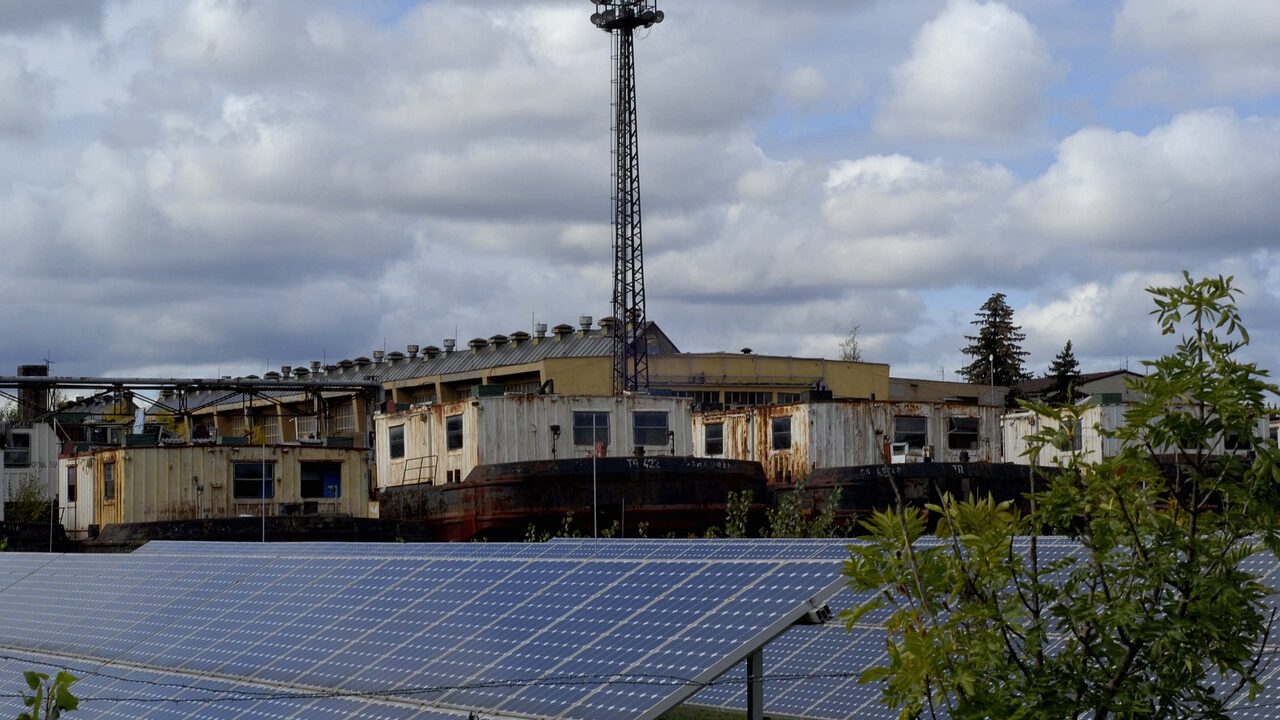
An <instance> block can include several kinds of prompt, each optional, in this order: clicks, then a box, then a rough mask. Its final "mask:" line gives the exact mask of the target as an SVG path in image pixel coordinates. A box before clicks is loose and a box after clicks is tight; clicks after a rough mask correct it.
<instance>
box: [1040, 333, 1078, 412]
mask: <svg viewBox="0 0 1280 720" xmlns="http://www.w3.org/2000/svg"><path fill="white" fill-rule="evenodd" d="M1045 377H1047V378H1053V385H1052V387H1050V388H1049V392H1048V394H1047V396H1046V397H1045V399H1046V400H1047V401H1048V402H1049V404H1050V405H1065V404H1068V403H1073V402H1075V401H1076V398H1078V397H1079V394H1078V393H1077V387H1078V386H1079V385H1080V361H1079V360H1076V354H1075V352H1074V351H1073V350H1072V348H1071V341H1070V340H1068V341H1067V344H1066V345H1065V346H1063V348H1062V352H1060V353H1058V354H1057V355H1056V356H1054V358H1053V363H1052V364H1050V365H1049V372H1048V373H1047V374H1045Z"/></svg>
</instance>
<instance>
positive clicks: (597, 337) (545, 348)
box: [153, 323, 678, 411]
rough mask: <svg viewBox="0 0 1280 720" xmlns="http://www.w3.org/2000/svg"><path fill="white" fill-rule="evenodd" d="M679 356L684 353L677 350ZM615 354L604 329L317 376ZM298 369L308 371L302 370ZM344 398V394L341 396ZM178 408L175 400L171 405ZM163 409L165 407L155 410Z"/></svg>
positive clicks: (409, 372)
mask: <svg viewBox="0 0 1280 720" xmlns="http://www.w3.org/2000/svg"><path fill="white" fill-rule="evenodd" d="M649 332H650V333H651V334H655V335H656V337H657V339H658V346H659V347H662V348H669V349H671V350H674V349H675V345H674V344H673V343H671V341H670V339H668V338H667V337H666V335H665V334H663V332H662V330H661V329H660V328H659V327H658V326H657V325H656V324H654V323H649ZM676 351H677V352H678V350H676ZM612 354H613V338H612V336H610V335H606V334H605V333H604V332H602V331H601V330H599V329H595V330H590V331H588V332H586V333H583V332H582V331H580V330H579V331H575V332H573V333H572V334H568V335H563V336H559V337H557V336H555V335H547V336H546V337H544V338H533V339H530V340H527V341H525V342H522V343H519V344H517V343H514V342H508V343H506V344H504V345H500V346H496V347H495V346H492V345H490V346H488V347H484V348H480V349H479V350H478V351H475V352H473V351H472V350H470V349H463V350H456V351H454V352H452V353H443V352H442V353H441V354H439V355H437V356H436V357H434V358H428V357H426V356H425V355H423V356H419V357H417V358H415V359H412V360H410V359H408V358H405V359H402V360H398V361H396V362H394V363H392V362H381V363H369V364H367V365H364V366H363V367H361V366H358V365H352V366H351V367H349V368H345V369H344V368H338V369H336V370H334V371H331V372H328V373H324V374H321V375H318V376H315V377H317V378H318V379H323V380H325V381H329V382H341V381H362V380H372V381H375V382H382V383H390V382H402V381H405V380H414V379H416V378H423V377H434V376H437V375H444V376H447V375H458V374H462V373H469V372H476V371H479V370H490V369H493V368H499V367H509V366H512V365H526V364H529V363H536V362H541V361H543V360H548V359H552V358H588V357H610V356H612ZM298 367H305V366H304V365H299V366H298ZM340 394H342V393H340ZM258 395H260V396H264V397H271V398H292V397H298V395H299V393H298V392H297V391H295V390H280V391H262V392H259V393H258ZM249 397H250V396H249V395H247V394H244V393H235V392H227V391H223V390H218V391H210V392H193V393H191V394H190V395H189V396H188V398H187V407H188V408H190V409H192V410H195V409H197V408H203V407H208V406H211V405H225V404H231V403H237V402H241V401H242V399H246V398H249ZM168 403H169V404H173V402H172V401H168ZM154 410H162V408H158V407H156V408H153V411H154Z"/></svg>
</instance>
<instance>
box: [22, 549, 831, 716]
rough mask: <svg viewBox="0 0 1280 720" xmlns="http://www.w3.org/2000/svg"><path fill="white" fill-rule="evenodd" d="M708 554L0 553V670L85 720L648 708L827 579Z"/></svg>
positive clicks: (674, 695) (668, 701) (813, 557)
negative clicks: (30, 675)
mask: <svg viewBox="0 0 1280 720" xmlns="http://www.w3.org/2000/svg"><path fill="white" fill-rule="evenodd" d="M810 545H811V544H810ZM712 549H713V548H707V547H704V548H701V549H699V548H696V547H694V546H685V547H678V546H677V545H663V546H661V547H659V545H658V544H653V545H649V546H644V547H631V546H628V545H626V544H622V543H619V544H616V545H614V544H600V543H594V544H588V543H580V544H573V543H565V544H554V543H546V544H528V545H526V544H518V545H517V544H492V545H487V544H465V545H464V544H454V545H348V544H328V543H322V544H304V545H275V544H272V545H241V544H207V543H202V544H188V543H183V544H176V543H160V544H155V545H154V546H150V547H148V548H146V549H145V550H143V551H141V552H138V553H135V554H133V555H63V556H47V555H24V554H5V555H3V556H0V646H3V648H0V653H3V654H2V655H0V664H2V665H3V666H4V667H0V672H5V671H6V669H7V670H8V671H10V674H9V675H8V677H10V678H11V679H10V681H9V683H10V687H17V686H16V685H15V683H20V682H21V676H20V673H19V672H18V670H19V669H29V668H32V667H51V668H52V667H67V668H69V669H71V670H72V671H73V672H75V673H77V674H79V675H81V676H82V677H84V680H83V681H82V682H81V683H80V684H78V685H77V693H78V694H79V695H80V696H81V697H83V698H84V699H85V702H84V704H83V706H82V707H83V709H82V710H81V711H80V712H79V713H78V715H79V716H80V717H85V718H93V717H101V718H125V717H128V718H179V717H226V718H243V719H245V720H250V719H256V718H294V717H296V718H312V717H348V716H353V715H358V716H360V717H386V718H400V717H405V718H423V719H425V720H436V719H437V718H449V717H466V716H467V714H468V712H469V711H472V710H475V711H478V712H479V713H481V715H482V716H483V717H489V718H497V717H563V718H597V717H636V718H652V717H656V716H657V715H658V714H660V713H661V712H662V711H664V710H665V709H667V708H669V707H671V706H672V705H674V704H677V703H678V702H680V701H681V700H682V699H683V698H685V697H687V696H688V695H689V694H691V693H693V692H694V691H696V690H697V689H698V688H699V687H701V686H702V684H703V683H706V682H709V681H711V680H713V679H714V678H715V677H717V676H719V675H720V674H722V673H723V672H724V671H725V670H727V669H729V668H730V667H731V666H733V665H734V664H736V663H738V662H740V661H741V660H742V659H743V658H744V657H746V655H747V654H749V653H750V652H751V651H752V650H754V649H756V648H758V647H759V646H760V645H762V644H763V643H765V642H766V641H768V640H769V639H771V638H772V637H775V636H777V635H778V634H779V633H781V632H782V631H783V630H785V629H786V627H787V626H788V625H790V624H791V622H792V621H793V620H795V619H796V618H797V617H799V616H800V615H802V614H804V613H805V612H806V610H807V609H809V608H810V607H811V605H810V601H811V599H814V598H816V599H818V600H819V601H820V600H824V599H825V598H826V597H827V596H829V595H830V594H831V593H832V592H834V591H835V590H836V589H837V588H838V585H839V579H838V571H839V567H840V560H839V559H838V558H837V557H833V555H835V554H834V553H833V552H828V551H816V550H814V548H813V547H806V544H805V543H794V544H790V545H786V546H784V545H783V544H777V545H768V544H766V545H758V544H753V543H746V542H744V543H739V544H736V545H732V546H731V545H724V546H717V547H715V548H714V550H715V551H716V554H717V555H719V557H716V558H714V559H708V558H707V557H706V556H707V555H708V554H709V553H710V551H711V550H712ZM839 557H843V555H840V556H839ZM15 707H16V703H15Z"/></svg>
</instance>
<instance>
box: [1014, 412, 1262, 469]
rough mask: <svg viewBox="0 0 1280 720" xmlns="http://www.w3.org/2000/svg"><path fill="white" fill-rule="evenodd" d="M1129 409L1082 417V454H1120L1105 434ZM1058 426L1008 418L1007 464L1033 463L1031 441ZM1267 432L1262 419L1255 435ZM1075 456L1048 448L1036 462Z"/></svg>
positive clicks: (1024, 415) (1025, 416)
mask: <svg viewBox="0 0 1280 720" xmlns="http://www.w3.org/2000/svg"><path fill="white" fill-rule="evenodd" d="M1128 409H1129V406H1127V405H1094V406H1091V407H1089V408H1086V409H1085V411H1084V412H1083V413H1082V414H1081V416H1080V425H1081V428H1080V440H1081V442H1080V450H1079V452H1078V454H1079V455H1080V456H1081V457H1083V458H1084V459H1086V460H1088V461H1091V462H1096V461H1098V460H1101V459H1103V458H1109V457H1115V456H1116V455H1118V454H1119V453H1120V450H1121V449H1122V448H1123V443H1121V441H1120V440H1118V439H1116V438H1111V437H1105V434H1106V433H1107V432H1110V431H1114V430H1117V429H1119V428H1121V427H1124V425H1125V413H1126V412H1127V411H1128ZM1057 425H1058V423H1057V421H1055V420H1053V419H1051V418H1043V417H1040V416H1038V415H1036V414H1035V413H1031V412H1019V413H1010V414H1008V415H1005V416H1004V419H1003V421H1002V428H1001V430H1002V432H1003V434H1004V447H1005V458H1004V460H1005V462H1011V463H1018V464H1020V465H1030V464H1032V458H1031V457H1029V456H1028V455H1027V453H1028V442H1027V438H1028V437H1029V436H1030V435H1032V434H1034V433H1037V432H1040V431H1042V430H1044V429H1052V428H1056V427H1057ZM1267 432H1268V429H1267V419H1266V418H1259V420H1258V423H1257V425H1256V427H1255V428H1254V435H1255V436H1256V437H1266V436H1267ZM1174 450H1175V449H1174V448H1158V449H1157V452H1159V453H1161V454H1166V453H1172V452H1174ZM1072 454H1076V453H1074V452H1073V451H1072V450H1059V449H1057V448H1044V449H1042V450H1041V451H1040V454H1039V456H1038V457H1037V458H1035V462H1036V464H1039V465H1053V464H1055V463H1057V462H1059V461H1064V460H1066V459H1067V458H1068V457H1070V456H1071V455H1072Z"/></svg>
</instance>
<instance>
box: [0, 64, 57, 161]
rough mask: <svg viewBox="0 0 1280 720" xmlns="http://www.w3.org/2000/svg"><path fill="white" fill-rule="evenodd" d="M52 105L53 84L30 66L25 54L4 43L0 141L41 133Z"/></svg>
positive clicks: (0, 76) (0, 66) (0, 91)
mask: <svg viewBox="0 0 1280 720" xmlns="http://www.w3.org/2000/svg"><path fill="white" fill-rule="evenodd" d="M52 106H53V84H52V83H51V82H50V81H49V80H48V79H47V78H46V77H44V76H43V75H42V74H40V73H39V72H37V71H34V70H32V68H31V67H29V66H28V65H27V58H26V54H25V53H23V52H22V51H21V50H18V49H17V48H14V47H9V46H6V45H3V44H0V138H4V137H5V136H6V135H7V136H18V137H26V136H30V135H33V134H35V133H36V132H39V131H40V130H41V129H42V128H43V127H44V126H45V124H46V123H47V122H48V113H49V110H50V108H51V107H52Z"/></svg>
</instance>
